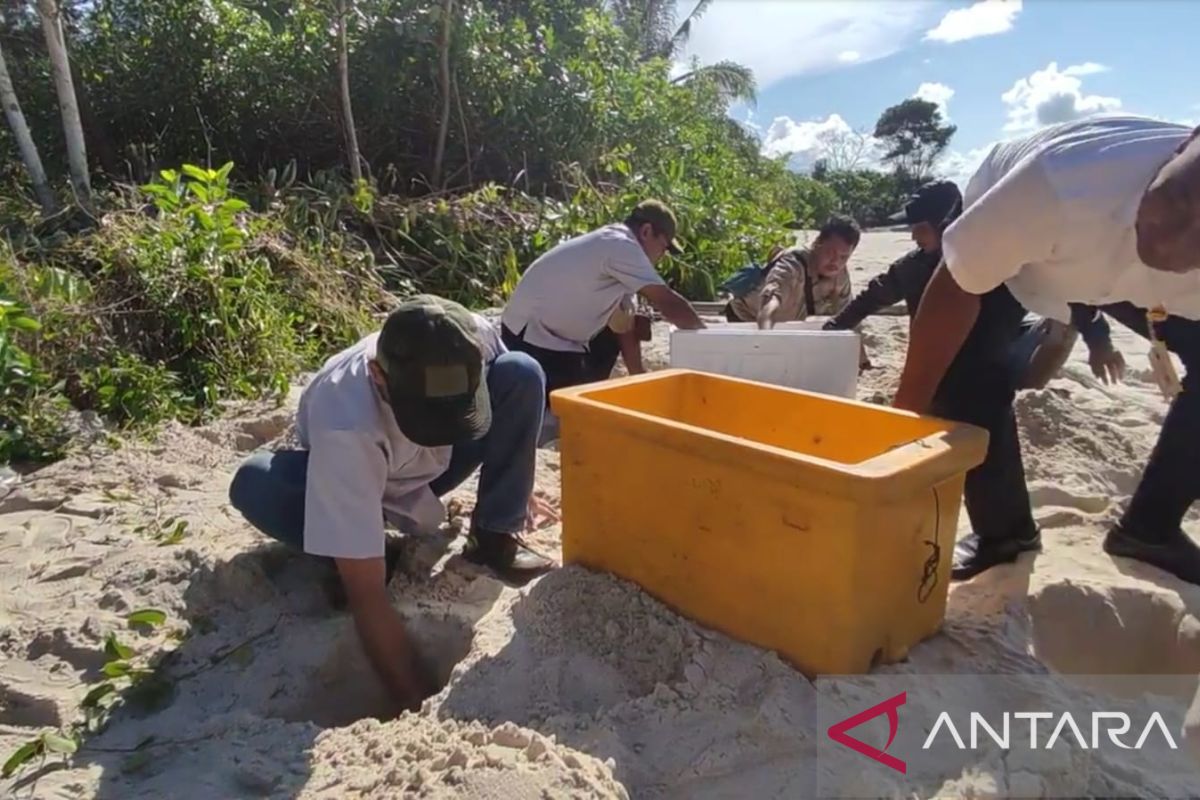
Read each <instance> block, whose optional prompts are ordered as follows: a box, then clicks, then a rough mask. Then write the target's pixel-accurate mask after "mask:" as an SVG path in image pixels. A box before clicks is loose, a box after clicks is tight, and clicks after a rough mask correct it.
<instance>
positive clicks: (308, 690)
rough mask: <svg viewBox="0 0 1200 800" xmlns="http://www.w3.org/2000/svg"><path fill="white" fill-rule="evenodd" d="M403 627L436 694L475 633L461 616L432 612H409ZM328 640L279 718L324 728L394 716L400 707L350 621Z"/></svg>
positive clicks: (467, 647)
mask: <svg viewBox="0 0 1200 800" xmlns="http://www.w3.org/2000/svg"><path fill="white" fill-rule="evenodd" d="M405 626H406V628H407V630H408V634H409V637H410V639H411V641H412V642H413V644H414V646H415V647H416V648H417V653H418V654H419V655H420V658H421V661H422V663H423V664H424V666H425V668H426V670H427V671H428V673H429V674H430V675H431V676H432V679H433V682H434V691H433V692H432V693H431V695H432V694H437V693H438V692H440V691H441V690H442V688H443V687H444V686H445V685H446V684H447V683H448V682H449V681H450V675H451V673H452V672H453V671H454V667H455V666H456V665H457V664H458V662H460V661H462V660H463V659H464V658H466V656H467V653H468V652H470V649H471V640H472V638H473V632H472V630H471V628H470V626H469V625H467V624H466V623H464V622H463V621H462V620H458V619H455V618H453V617H450V616H446V615H444V614H439V613H434V612H422V613H419V614H409V615H407V616H406V618H405ZM326 644H327V651H326V654H325V656H324V658H323V659H322V660H321V663H320V665H319V666H318V667H317V669H315V670H313V671H312V672H311V673H310V674H309V675H308V677H307V680H306V681H305V682H304V683H303V684H302V685H301V686H298V687H296V690H295V691H294V692H292V695H293V697H294V698H295V700H294V701H293V702H292V703H290V704H289V705H288V706H286V707H285V708H284V709H283V710H282V711H281V712H280V713H279V714H278V716H279V717H281V718H282V719H285V720H287V721H289V722H301V721H304V722H312V723H315V724H316V725H319V726H321V727H322V728H338V727H342V726H345V725H349V724H351V723H353V722H356V721H357V720H360V719H366V718H368V717H375V718H377V719H387V718H391V717H394V716H395V715H396V713H397V712H398V709H397V708H396V706H395V703H394V702H393V701H392V698H391V696H390V695H389V694H388V692H387V689H386V688H385V687H384V685H383V683H382V682H381V681H380V680H379V678H378V677H377V676H376V675H375V671H374V670H373V669H372V667H371V664H370V662H369V661H368V660H367V656H366V654H365V653H364V652H363V649H362V645H361V644H360V643H359V641H358V635H357V633H356V632H355V630H354V623H353V622H352V621H351V620H349V619H348V618H347V620H346V624H345V626H344V628H342V631H341V633H340V635H338V636H335V637H331V638H330V639H328V640H327V642H326Z"/></svg>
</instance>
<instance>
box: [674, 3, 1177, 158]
mask: <svg viewBox="0 0 1200 800" xmlns="http://www.w3.org/2000/svg"><path fill="white" fill-rule="evenodd" d="M677 2H678V6H679V8H680V12H681V13H680V18H681V19H682V15H683V14H685V13H687V11H690V9H691V7H692V5H694V3H693V2H691V0H677ZM1196 30H1200V2H1193V0H1025V1H1024V2H1021V0H982V1H978V0H977V1H976V2H970V1H969V0H968V2H947V1H945V0H840V2H839V1H838V0H833V1H832V2H826V1H825V0H715V2H714V3H713V5H712V6H711V7H710V9H709V10H708V12H707V13H706V14H705V15H704V17H703V18H701V19H700V20H699V21H698V22H697V23H696V24H695V25H694V26H693V33H692V38H691V40H690V42H689V44H688V48H687V50H686V52H685V57H686V58H687V59H691V58H696V59H698V60H699V61H700V62H701V63H711V62H713V61H719V60H721V59H731V60H734V61H739V62H741V63H744V64H747V65H749V66H750V67H752V68H753V69H754V70H755V74H756V76H757V78H758V81H759V97H758V103H757V105H756V106H754V107H742V106H739V107H735V108H734V109H731V112H730V113H731V115H733V116H734V117H736V118H737V119H739V120H741V121H743V122H745V123H747V124H749V125H750V126H751V127H753V128H754V129H755V130H756V131H758V133H759V135H760V136H761V138H762V141H763V149H764V152H766V153H768V154H772V155H774V154H779V153H792V154H793V163H794V164H795V165H796V166H797V167H798V168H803V167H804V166H806V165H807V164H810V163H811V161H812V160H813V159H814V158H816V157H819V156H820V155H823V154H825V151H827V150H828V148H829V146H830V145H829V143H830V142H831V141H833V142H841V143H842V146H843V149H844V147H845V144H846V142H847V132H849V131H856V130H857V131H862V130H864V129H865V130H870V129H871V128H872V127H873V126H874V123H875V120H876V119H877V118H878V116H879V113H880V112H881V111H883V109H884V108H886V107H887V106H889V105H892V104H894V103H897V102H899V101H901V100H903V99H904V98H906V97H911V96H917V95H919V96H923V97H926V98H927V99H930V100H934V101H936V102H940V103H942V104H943V105H944V109H945V112H946V113H947V115H948V116H949V119H950V120H951V121H952V122H954V123H955V124H956V125H958V133H957V134H955V137H954V139H953V140H952V142H951V145H950V151H949V152H948V153H947V156H946V157H945V159H944V161H943V163H942V165H941V171H942V172H943V173H944V174H947V175H949V176H950V177H953V178H956V179H958V180H965V178H966V177H969V175H970V172H971V171H972V170H973V169H974V167H975V166H976V165H977V164H978V162H979V160H980V159H981V158H982V157H983V155H984V154H985V153H986V151H987V148H989V147H990V146H991V144H992V143H993V142H995V141H997V140H1000V139H1005V138H1009V137H1011V136H1014V135H1019V134H1020V133H1023V132H1025V131H1029V130H1033V129H1036V128H1038V127H1041V126H1042V125H1045V124H1049V123H1052V122H1059V121H1064V120H1068V119H1076V118H1079V117H1083V116H1087V115H1089V114H1094V113H1104V112H1114V111H1115V112H1126V113H1134V114H1145V115H1147V116H1155V117H1161V118H1164V119H1168V120H1173V121H1178V122H1184V123H1188V124H1196V123H1197V122H1200V81H1197V80H1196V78H1195V75H1194V74H1192V73H1191V72H1190V71H1188V70H1186V66H1185V65H1187V64H1190V63H1195V58H1196V56H1195V54H1196V50H1197V48H1198V47H1200V45H1197V44H1196V42H1195V31H1196ZM869 158H870V157H869V154H868V156H867V160H868V161H869Z"/></svg>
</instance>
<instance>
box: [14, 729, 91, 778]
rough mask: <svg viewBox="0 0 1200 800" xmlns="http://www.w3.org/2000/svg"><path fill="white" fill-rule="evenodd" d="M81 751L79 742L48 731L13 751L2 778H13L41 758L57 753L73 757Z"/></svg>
mask: <svg viewBox="0 0 1200 800" xmlns="http://www.w3.org/2000/svg"><path fill="white" fill-rule="evenodd" d="M78 750H79V741H78V740H77V739H75V738H74V737H68V736H64V735H63V734H62V733H59V732H56V731H46V732H44V733H42V734H40V735H39V736H38V737H37V738H36V739H31V740H30V741H28V742H26V743H25V744H23V745H21V746H20V747H18V748H17V749H16V750H15V751H13V753H12V755H10V756H9V757H8V759H7V760H5V762H4V766H3V767H0V778H11V777H12V776H13V775H15V774H16V773H17V772H18V771H19V770H20V769H21V768H22V767H24V766H25V765H26V764H27V763H29V762H30V761H32V760H33V759H35V758H38V757H39V756H46V755H48V754H50V753H57V754H59V755H63V756H68V757H69V756H73V755H75V753H76V751H78Z"/></svg>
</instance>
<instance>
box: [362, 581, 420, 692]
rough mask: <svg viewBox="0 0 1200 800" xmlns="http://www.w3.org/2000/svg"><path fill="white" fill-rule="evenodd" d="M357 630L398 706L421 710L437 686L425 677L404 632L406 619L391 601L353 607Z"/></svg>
mask: <svg viewBox="0 0 1200 800" xmlns="http://www.w3.org/2000/svg"><path fill="white" fill-rule="evenodd" d="M351 611H352V612H353V613H354V627H355V629H356V630H357V631H358V638H359V641H361V642H362V645H363V650H364V651H365V652H366V654H367V658H368V659H369V660H370V662H371V666H373V667H374V668H375V673H376V674H377V675H379V678H380V680H382V681H383V684H384V686H386V687H387V688H388V691H389V693H390V694H391V696H392V697H393V698H394V699H395V700H396V702H397V704H398V705H399V706H400V707H401V708H403V709H405V710H408V711H415V710H416V709H417V708H419V707H420V704H421V700H422V699H423V698H424V697H425V696H427V695H428V694H431V693H432V691H433V688H434V687H433V686H430V685H427V683H428V678H427V676H425V675H423V674H422V672H423V671H422V669H421V666H420V664H419V663H418V661H417V657H416V651H415V650H414V648H413V646H412V643H411V641H410V639H409V637H408V633H407V632H406V631H405V629H404V620H403V619H402V618H401V617H400V614H399V613H398V612H397V611H396V609H395V608H394V607H393V606H392V604H391V603H390V602H384V603H377V604H372V606H371V607H370V608H358V609H355V608H354V607H351Z"/></svg>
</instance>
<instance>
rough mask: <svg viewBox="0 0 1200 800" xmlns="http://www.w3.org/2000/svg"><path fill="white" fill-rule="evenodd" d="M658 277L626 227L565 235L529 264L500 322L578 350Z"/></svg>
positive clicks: (531, 339) (541, 342) (550, 345)
mask: <svg viewBox="0 0 1200 800" xmlns="http://www.w3.org/2000/svg"><path fill="white" fill-rule="evenodd" d="M662 283H663V279H662V277H661V276H659V274H658V273H657V272H655V270H654V265H653V264H651V263H650V259H649V258H648V257H647V256H646V252H645V251H644V250H642V246H641V244H639V243H638V241H637V239H636V238H635V237H634V235H633V232H632V231H631V230H629V228H628V226H626V225H608V226H605V227H603V228H600V229H598V230H595V231H592V232H591V233H586V234H584V235H583V236H577V237H575V238H574V239H568V240H567V241H565V242H562V243H561V244H559V245H558V246H556V247H554V248H553V249H551V250H549V251H547V252H546V253H543V254H542V255H541V256H540V257H539V258H538V259H537V260H536V261H534V262H533V263H532V264H530V265H529V269H527V270H526V271H525V274H524V275H522V276H521V280H520V281H519V282H518V283H517V288H516V289H515V290H513V293H512V297H511V298H509V301H508V304H507V305H506V306H505V308H504V314H503V316H502V318H501V319H502V321H503V323H504V325H505V327H507V328H508V329H509V330H510V331H512V332H513V333H514V334H516V335H518V336H522V337H523V338H524V339H525V341H526V342H528V343H529V344H532V345H535V346H537V347H544V348H546V349H548V350H558V351H563V352H569V353H582V352H584V351H585V350H586V349H587V343H588V342H590V341H591V340H592V338H593V337H594V336H595V335H596V334H598V333H599V332H600V331H601V330H602V329H603V328H604V327H605V326H606V325H608V323H609V320H610V319H612V316H613V312H615V311H616V310H617V309H618V308H619V307H620V306H621V304H622V301H623V300H625V301H626V304H628V299H627V298H628V297H629V296H630V295H632V294H635V293H637V292H639V291H641V290H642V289H644V288H645V287H647V286H652V285H659V284H662Z"/></svg>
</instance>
